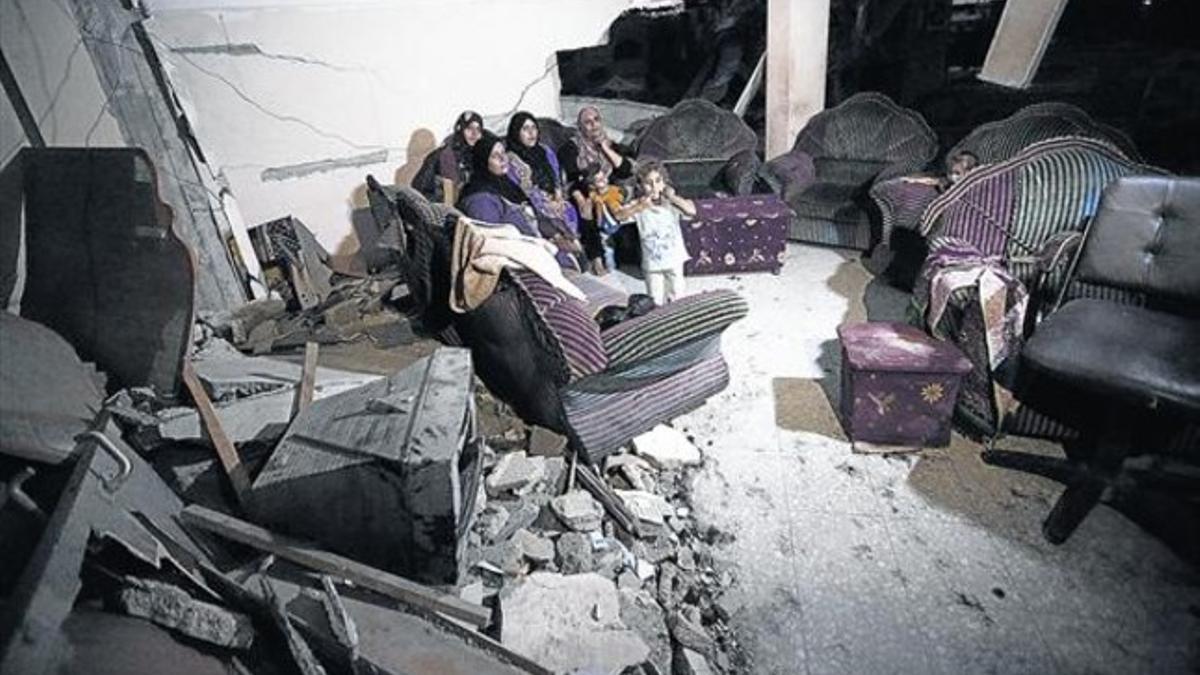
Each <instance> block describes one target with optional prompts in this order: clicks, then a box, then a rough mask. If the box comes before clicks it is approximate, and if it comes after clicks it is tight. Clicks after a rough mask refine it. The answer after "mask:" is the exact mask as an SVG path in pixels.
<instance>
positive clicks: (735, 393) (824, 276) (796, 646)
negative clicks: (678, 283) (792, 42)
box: [621, 244, 1200, 675]
mask: <svg viewBox="0 0 1200 675" xmlns="http://www.w3.org/2000/svg"><path fill="white" fill-rule="evenodd" d="M621 280H622V282H623V283H625V284H626V285H627V286H628V287H629V288H631V289H637V288H638V284H639V283H640V282H637V281H636V280H634V279H631V278H627V277H622V278H621ZM869 282H870V276H869V275H868V274H867V273H866V272H865V271H864V270H863V269H862V267H861V264H860V263H859V262H858V261H856V260H854V259H853V257H851V256H849V255H847V254H845V253H843V252H838V251H835V250H830V249H823V248H816V247H807V246H802V245H797V244H791V245H789V259H788V262H787V265H786V266H785V268H784V271H783V273H782V274H781V275H777V276H775V275H763V274H759V275H744V276H740V277H734V278H731V277H725V276H721V277H707V278H696V279H689V283H690V284H691V290H702V289H704V288H713V287H734V288H737V289H739V290H740V291H741V292H743V293H744V294H745V296H746V297H747V298H748V299H749V301H750V305H751V313H750V316H749V317H748V318H747V319H746V320H745V321H743V322H741V323H739V324H738V325H736V326H735V327H733V328H732V329H731V330H730V331H729V332H728V333H727V337H726V339H725V345H724V349H725V354H726V357H727V358H728V360H729V362H730V370H731V375H732V382H731V384H730V387H729V388H728V389H727V390H726V391H725V392H724V393H722V394H721V395H720V396H718V397H716V398H714V399H713V400H711V401H710V402H709V403H708V404H707V405H705V406H704V407H703V408H701V409H700V410H697V411H696V412H694V413H692V414H690V415H687V416H685V417H682V418H679V419H678V420H676V422H675V425H676V426H677V427H682V428H686V429H687V430H688V432H689V433H691V434H694V435H695V437H696V439H697V442H698V444H699V445H700V446H701V447H702V449H703V450H704V451H705V453H706V456H707V458H708V462H707V463H706V466H705V468H704V469H703V471H702V472H701V473H700V474H699V475H698V476H697V478H696V482H695V487H694V506H695V509H696V512H697V517H698V518H699V519H700V520H701V521H702V522H704V523H711V524H713V525H715V526H716V527H718V528H720V529H722V530H724V531H727V532H730V533H732V534H733V535H735V537H736V539H735V540H734V541H733V542H732V543H731V544H729V545H728V546H726V547H724V548H722V549H721V550H720V552H719V555H720V557H719V560H718V562H719V563H720V564H722V565H724V566H728V567H730V568H732V569H734V570H735V576H736V579H737V583H736V584H735V588H734V590H733V591H732V592H731V593H730V594H729V596H727V600H728V603H727V604H728V606H729V608H730V609H731V611H733V613H734V623H735V626H736V628H737V630H738V631H739V634H740V635H741V637H742V641H743V643H744V644H745V646H746V647H747V649H748V651H749V653H750V657H751V659H752V662H753V664H754V667H753V670H754V672H756V673H812V674H813V675H816V674H818V673H854V674H865V673H948V674H950V673H1173V672H1197V671H1198V670H1200V581H1198V577H1200V575H1198V573H1197V570H1196V569H1195V568H1194V567H1191V566H1189V565H1188V564H1187V563H1186V562H1184V561H1182V560H1180V559H1179V558H1178V557H1177V556H1175V555H1174V554H1173V553H1172V552H1171V551H1170V550H1169V549H1167V548H1166V547H1165V546H1164V545H1163V544H1162V543H1161V542H1160V541H1158V540H1157V539H1155V538H1154V537H1152V536H1150V535H1149V534H1147V533H1146V532H1145V531H1143V530H1142V529H1140V528H1139V527H1138V526H1136V525H1134V524H1133V523H1132V522H1130V521H1128V520H1127V519H1126V518H1125V517H1124V516H1122V515H1120V514H1119V513H1117V512H1116V511H1114V510H1112V509H1110V508H1109V507H1107V506H1101V507H1098V508H1097V509H1096V510H1095V511H1093V513H1092V514H1091V515H1090V516H1089V517H1088V518H1087V520H1085V521H1084V523H1083V525H1082V526H1081V527H1080V529H1079V530H1078V531H1077V532H1076V533H1075V535H1074V536H1073V537H1072V538H1071V539H1070V540H1069V541H1068V542H1067V543H1066V544H1065V545H1063V546H1060V547H1055V546H1051V545H1050V544H1047V543H1046V542H1045V541H1044V540H1043V539H1042V538H1041V533H1040V524H1041V521H1042V519H1043V518H1044V516H1045V514H1046V513H1047V511H1048V509H1049V507H1050V504H1051V503H1052V502H1053V500H1054V499H1055V498H1056V496H1057V494H1058V492H1059V491H1060V489H1061V488H1060V487H1059V486H1057V485H1056V484H1054V483H1051V482H1049V481H1045V480H1042V479H1039V478H1036V477H1032V476H1029V475H1026V474H1021V473H1017V472H1012V471H1005V470H1002V469H998V468H995V467H990V466H986V465H984V464H983V463H982V462H981V461H980V460H979V448H978V446H976V445H974V444H972V443H970V442H968V441H965V440H963V439H961V438H957V437H956V438H955V440H954V443H953V444H952V445H951V446H950V447H949V448H944V449H938V450H931V451H926V452H924V453H923V454H921V455H920V456H908V457H903V458H896V457H883V456H877V455H859V454H852V453H851V451H850V447H849V444H848V443H846V442H845V440H844V439H843V438H841V435H840V432H839V431H838V430H837V429H836V423H835V421H834V420H835V419H836V418H835V417H834V416H833V412H832V408H831V407H830V406H829V404H828V400H830V397H833V398H832V400H836V379H837V373H838V363H837V360H838V359H837V354H836V350H835V347H836V343H835V342H834V340H835V339H836V333H835V327H836V326H837V325H838V324H839V323H841V322H842V321H847V320H861V319H863V318H865V317H866V316H867V315H870V317H871V318H873V319H878V318H898V316H899V314H900V313H901V312H902V310H903V306H902V303H901V300H902V298H900V297H898V296H897V295H896V294H895V292H893V291H891V290H890V289H886V288H884V287H882V286H881V285H880V284H877V283H869ZM817 431H823V432H824V433H825V434H826V435H822V434H821V433H816V432H817ZM1017 442H1018V441H1006V443H1008V444H1010V445H1011V444H1013V443H1017ZM1020 443H1021V445H1022V447H1023V448H1024V449H1029V448H1034V449H1038V450H1039V451H1043V452H1056V451H1057V450H1056V448H1055V447H1054V446H1052V445H1049V444H1043V445H1036V444H1032V443H1028V442H1020Z"/></svg>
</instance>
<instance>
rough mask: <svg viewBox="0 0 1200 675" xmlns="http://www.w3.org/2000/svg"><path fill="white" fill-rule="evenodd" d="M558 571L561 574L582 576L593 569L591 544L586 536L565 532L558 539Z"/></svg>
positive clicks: (594, 562)
mask: <svg viewBox="0 0 1200 675" xmlns="http://www.w3.org/2000/svg"><path fill="white" fill-rule="evenodd" d="M557 550H558V558H557V560H558V569H559V571H561V572H562V573H563V574H582V573H584V572H591V571H592V570H593V569H595V564H596V561H595V556H594V553H593V551H592V543H591V541H590V540H589V539H588V537H587V535H585V534H581V533H579V532H566V533H563V534H562V535H561V536H559V538H558V544H557Z"/></svg>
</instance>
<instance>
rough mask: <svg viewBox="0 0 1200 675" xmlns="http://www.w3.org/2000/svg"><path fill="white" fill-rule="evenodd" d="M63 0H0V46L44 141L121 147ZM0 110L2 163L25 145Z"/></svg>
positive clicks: (7, 112)
mask: <svg viewBox="0 0 1200 675" xmlns="http://www.w3.org/2000/svg"><path fill="white" fill-rule="evenodd" d="M67 12H68V10H67V9H66V5H65V3H63V2H62V1H61V0H0V45H3V48H4V56H5V58H7V59H8V65H9V67H10V68H12V71H13V77H15V78H16V80H17V84H18V85H19V86H20V88H21V92H22V93H23V94H24V95H25V101H26V103H28V105H29V108H30V110H31V111H32V112H33V115H34V117H36V118H37V120H38V128H39V129H41V132H42V136H43V137H44V138H45V139H46V144H47V145H65V146H87V145H90V146H92V147H100V146H123V145H125V142H124V140H123V139H122V138H121V131H120V129H119V128H118V127H117V122H116V119H115V118H114V117H113V116H112V114H111V113H109V112H108V110H107V109H106V108H105V96H104V91H103V89H101V87H100V80H99V79H98V77H97V75H96V69H95V68H94V67H93V66H92V59H91V57H90V56H88V50H87V47H86V46H85V45H84V44H83V37H84V36H82V35H81V34H80V32H79V27H78V24H76V22H75V18H74V17H73V16H71V15H70V14H68V13H67ZM3 107H4V108H6V110H5V111H4V112H2V113H0V165H3V164H5V163H7V162H8V160H9V159H11V158H12V156H13V155H14V154H16V152H17V151H18V150H19V149H20V148H21V147H22V146H23V145H25V133H24V131H23V130H22V129H21V125H20V124H19V123H18V122H17V120H16V118H15V115H13V114H12V113H11V111H10V110H7V108H8V103H7V102H6V103H5V105H4V106H3Z"/></svg>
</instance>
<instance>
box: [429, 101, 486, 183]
mask: <svg viewBox="0 0 1200 675" xmlns="http://www.w3.org/2000/svg"><path fill="white" fill-rule="evenodd" d="M482 134H483V118H482V117H480V116H479V113H476V112H472V111H470V110H467V111H464V112H463V113H462V114H461V115H459V116H458V119H457V120H455V121H454V133H453V134H452V135H451V136H450V137H449V138H447V139H446V142H445V143H442V145H441V146H440V147H438V148H437V149H435V150H434V151H433V152H431V153H429V156H427V157H426V158H425V161H424V162H422V163H421V168H420V169H419V170H418V171H417V175H415V176H413V179H412V186H413V187H414V188H416V189H417V191H418V192H420V193H421V194H423V195H425V196H426V197H427V198H429V200H430V201H435V202H442V203H444V204H447V205H451V204H454V202H455V201H457V199H458V191H459V190H460V189H461V188H462V186H463V185H464V184H465V183H466V182H467V180H469V179H470V177H471V148H472V147H473V146H474V145H475V143H476V142H477V141H479V137H480V136H481V135H482Z"/></svg>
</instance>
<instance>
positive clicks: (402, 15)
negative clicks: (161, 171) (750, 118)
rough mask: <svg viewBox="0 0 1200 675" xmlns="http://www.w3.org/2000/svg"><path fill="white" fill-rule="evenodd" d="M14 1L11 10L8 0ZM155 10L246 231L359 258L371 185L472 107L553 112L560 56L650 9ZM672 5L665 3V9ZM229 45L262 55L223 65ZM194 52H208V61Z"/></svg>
mask: <svg viewBox="0 0 1200 675" xmlns="http://www.w3.org/2000/svg"><path fill="white" fill-rule="evenodd" d="M0 1H8V2H11V1H12V0H0ZM262 4H264V3H262V2H254V1H253V0H224V1H218V2H214V1H213V0H151V3H150V7H151V10H152V11H153V12H154V15H153V17H152V19H151V20H150V21H149V22H148V24H147V25H148V28H149V30H150V32H151V34H152V36H153V39H154V40H155V42H156V44H157V45H158V47H159V49H160V53H161V54H162V55H163V58H164V59H165V60H166V62H167V63H168V65H169V67H170V69H171V78H172V81H173V83H174V84H175V86H176V87H177V89H178V90H179V92H180V94H181V96H182V97H183V98H184V99H185V107H186V108H187V109H188V112H189V117H190V119H191V121H192V123H193V125H194V127H195V129H196V134H197V136H198V138H199V140H200V143H201V145H202V147H203V150H204V152H205V153H206V155H207V156H208V160H209V162H210V164H211V165H212V166H213V167H214V168H215V169H216V170H218V171H221V172H223V173H224V175H225V176H226V178H227V180H228V183H229V185H230V188H231V189H232V191H233V192H234V194H235V195H236V196H237V200H238V203H239V205H240V207H241V210H242V214H243V216H244V218H245V221H246V223H247V224H248V225H254V224H257V223H261V222H264V221H267V220H270V219H273V218H278V217H280V216H284V215H287V214H292V215H294V216H297V217H298V218H300V219H301V220H302V221H303V222H304V223H305V224H306V225H308V227H309V228H310V229H312V230H313V232H314V233H315V234H316V235H317V237H318V239H319V240H320V241H321V243H322V244H324V245H325V246H326V247H327V248H329V249H330V251H331V252H334V253H335V254H337V255H348V254H351V253H353V251H355V250H356V249H357V246H358V243H357V239H356V238H355V237H354V235H353V231H352V227H351V212H352V211H353V209H354V208H356V207H362V206H365V204H366V201H365V194H364V191H365V187H364V185H363V178H364V176H365V175H366V174H367V173H372V174H374V175H375V176H376V177H377V178H380V179H381V180H383V181H384V182H388V181H390V180H398V181H405V182H406V181H407V180H408V179H409V178H411V176H412V174H413V173H414V172H415V171H416V168H417V167H418V166H419V163H420V160H421V159H422V158H423V156H424V155H425V154H426V153H427V152H428V151H429V150H430V149H431V148H433V147H434V146H435V145H436V144H437V143H438V142H439V141H440V140H441V139H442V138H443V137H444V136H445V135H446V134H448V133H449V132H450V126H451V125H452V124H453V121H454V118H455V117H456V116H457V114H458V113H459V112H461V111H462V110H463V109H467V108H470V109H474V110H477V111H479V112H480V113H482V114H483V115H484V116H485V118H486V119H487V120H488V123H489V124H490V125H491V126H493V127H495V128H499V127H501V126H502V125H503V124H504V123H505V122H506V120H507V116H508V115H509V114H510V113H511V112H512V111H514V110H516V109H518V108H521V109H527V110H531V111H533V112H534V113H535V114H539V115H557V114H558V112H559V110H558V89H559V82H558V78H557V74H556V73H555V72H554V71H553V66H554V52H555V50H558V49H565V48H573V47H580V46H586V45H593V44H598V43H600V42H601V41H602V40H604V39H605V33H606V30H607V28H608V26H609V24H610V23H611V22H612V21H613V19H615V18H616V17H617V16H618V15H619V14H620V13H621V12H622V11H623V10H625V9H628V8H629V7H631V6H635V5H636V6H644V5H648V4H654V5H662V4H663V2H662V1H661V0H658V1H656V2H646V1H645V0H489V1H486V2H484V1H472V0H403V1H399V0H397V1H394V2H382V1H378V2H362V1H356V2H343V3H332V2H324V3H319V2H314V1H313V0H290V1H276V2H272V3H266V4H269V5H270V6H267V7H261V6H260V7H256V8H246V7H245V6H246V5H262ZM668 4H669V3H668ZM223 45H224V46H228V45H253V47H252V48H250V47H243V48H242V49H243V52H245V51H246V50H247V49H253V50H256V51H257V53H249V54H247V53H243V54H240V55H233V54H230V53H215V52H213V51H211V50H207V51H206V49H207V48H211V47H214V46H215V47H217V48H220V47H221V46H223ZM196 48H201V50H200V51H197V50H196ZM379 150H386V151H387V158H386V160H385V161H383V162H379V163H375V164H371V165H366V166H358V167H350V168H344V169H337V170H332V171H324V172H318V173H312V174H309V175H306V176H303V177H298V178H288V179H284V180H264V179H263V177H262V173H263V171H264V170H265V169H267V168H272V167H280V166H288V165H295V164H300V163H304V162H312V161H319V160H326V159H343V158H350V157H356V156H362V155H368V154H370V153H372V152H378V151H379Z"/></svg>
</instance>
